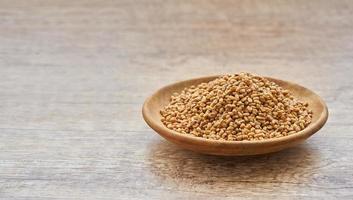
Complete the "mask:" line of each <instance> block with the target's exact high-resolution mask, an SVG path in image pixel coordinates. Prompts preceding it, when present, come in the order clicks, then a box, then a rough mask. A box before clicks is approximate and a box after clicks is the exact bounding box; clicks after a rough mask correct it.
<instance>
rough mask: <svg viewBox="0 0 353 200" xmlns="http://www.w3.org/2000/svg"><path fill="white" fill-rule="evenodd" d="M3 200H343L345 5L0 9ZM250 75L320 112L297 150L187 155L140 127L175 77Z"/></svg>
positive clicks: (349, 36)
mask: <svg viewBox="0 0 353 200" xmlns="http://www.w3.org/2000/svg"><path fill="white" fill-rule="evenodd" d="M0 27H1V29H0V76H1V78H0V107H1V109H0V199H26V200H28V199H36V200H38V199H205V198H211V199H233V198H236V197H238V198H242V199H260V198H261V199H294V198H299V199H308V198H318V199H334V198H338V199H352V198H353V156H352V151H353V122H352V119H353V117H352V110H353V86H352V85H353V2H352V1H349V0H347V1H343V0H341V1H329V0H324V1H316V0H315V1H306V0H300V1H274V0H271V1H270V0H269V1H261V0H259V1H246V0H244V1H231V0H229V1H223V0H222V1H212V0H204V1H201V0H185V1H184V0H182V1H169V0H167V1H164V0H149V1H147V0H146V1H144V0H141V1H130V0H126V1H103V0H93V1H88V0H87V1H84V0H77V1H68V0H53V1H46V0H26V1H20V0H2V1H0ZM240 71H249V72H254V73H258V74H261V75H266V76H273V77H277V78H282V79H286V80H290V81H294V82H297V83H299V84H302V85H304V86H306V87H308V88H310V89H312V90H314V91H316V92H317V93H318V94H320V95H321V96H322V97H323V98H324V99H325V100H326V102H327V105H328V107H329V112H330V117H329V120H328V122H327V124H326V126H325V127H324V128H323V129H322V130H320V132H319V133H317V134H316V135H315V136H313V137H312V138H311V139H309V140H308V141H307V142H306V143H305V144H303V145H300V146H298V147H295V148H292V149H289V150H286V151H282V152H278V153H274V154H270V155H265V156H254V157H233V158H231V157H216V156H207V155H200V154H197V153H193V152H190V151H186V150H182V149H180V148H178V147H177V146H175V145H173V144H170V143H168V142H166V141H165V140H164V139H162V138H161V137H159V136H158V135H157V134H155V133H154V131H153V130H151V129H150V128H149V127H148V126H147V125H146V124H145V122H144V121H143V119H142V116H141V107H142V103H143V101H144V99H145V98H146V97H147V96H149V95H150V94H152V93H153V92H154V91H155V90H156V89H158V88H159V87H161V86H163V85H165V84H168V83H172V82H174V81H178V80H183V79H188V78H193V77H199V76H204V75H213V74H222V73H237V72H240Z"/></svg>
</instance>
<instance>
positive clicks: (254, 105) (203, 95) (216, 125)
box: [160, 73, 312, 141]
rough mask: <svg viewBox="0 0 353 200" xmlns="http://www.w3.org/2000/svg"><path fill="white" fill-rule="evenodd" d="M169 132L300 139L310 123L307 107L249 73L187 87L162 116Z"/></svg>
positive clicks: (213, 136) (210, 136) (221, 137)
mask: <svg viewBox="0 0 353 200" xmlns="http://www.w3.org/2000/svg"><path fill="white" fill-rule="evenodd" d="M160 113H161V115H162V122H163V124H164V125H165V126H167V127H168V128H169V129H172V130H175V131H177V132H179V133H183V134H191V135H194V136H197V137H204V138H207V139H214V140H237V141H242V140H263V139H268V138H275V137H282V136H286V135H290V134H295V133H296V132H298V131H301V130H303V129H304V128H305V127H306V126H308V125H309V124H310V123H311V119H312V111H310V110H309V109H308V103H304V102H300V101H299V100H297V99H295V98H294V97H293V96H292V95H291V94H290V93H289V91H287V90H285V89H283V88H281V87H280V86H278V85H277V84H275V83H274V82H271V81H269V80H267V79H265V78H263V77H259V76H256V75H252V74H249V73H241V74H235V75H226V76H222V77H220V78H217V79H215V80H213V81H210V82H208V83H202V84H199V85H196V86H191V87H190V88H185V89H184V90H183V91H182V92H181V93H179V94H178V93H176V94H174V95H173V96H172V97H171V101H170V103H169V105H167V106H166V107H165V108H164V109H163V110H161V111H160Z"/></svg>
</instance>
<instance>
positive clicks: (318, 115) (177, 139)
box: [142, 76, 328, 156]
mask: <svg viewBox="0 0 353 200" xmlns="http://www.w3.org/2000/svg"><path fill="white" fill-rule="evenodd" d="M217 77H219V76H209V77H202V78H196V79H191V80H186V81H181V82H177V83H174V84H171V85H168V86H165V87H163V88H161V89H160V90H158V91H157V92H156V93H154V94H153V95H152V96H151V97H149V98H148V99H146V101H145V103H144V105H143V108H142V114H143V117H144V119H145V121H146V122H147V124H148V125H149V126H150V127H151V128H152V129H153V130H155V131H156V132H157V133H158V134H159V135H161V136H162V137H164V138H165V139H167V140H168V141H170V142H173V143H175V144H177V145H179V146H180V147H182V148H185V149H189V150H192V151H196V152H200V153H204V154H212V155H227V156H240V155H256V154H265V153H270V152H276V151H280V150H283V149H285V148H288V147H292V146H294V145H297V144H299V143H301V142H303V141H304V140H305V139H307V138H308V137H310V136H311V135H313V134H314V133H315V132H317V131H318V130H319V129H320V128H321V127H322V126H323V125H324V124H325V123H326V121H327V118H328V111H327V107H326V104H325V102H324V101H323V100H322V99H321V98H320V97H319V96H318V95H317V94H315V93H314V92H313V91H311V90H309V89H307V88H305V87H302V86H300V85H298V84H295V83H291V82H288V81H283V80H279V79H274V78H269V77H267V79H268V80H270V81H273V82H275V83H277V84H278V85H280V86H281V87H283V88H285V89H288V90H289V91H291V92H292V94H293V95H294V96H295V97H296V98H298V99H299V100H302V101H305V102H308V103H309V109H311V110H312V111H313V119H312V122H311V124H310V125H309V126H308V127H306V128H305V129H304V130H302V131H300V132H298V133H295V134H292V135H289V136H284V137H280V138H271V139H266V140H261V141H219V140H210V139H205V138H201V137H195V136H192V135H188V134H181V133H178V132H176V131H173V130H170V129H168V128H167V127H165V126H164V125H163V123H162V122H161V115H160V110H161V109H162V108H164V106H166V105H167V104H168V103H169V100H170V97H171V95H172V94H173V93H174V92H180V91H181V90H183V89H184V88H185V87H189V86H191V85H197V84H200V83H203V82H209V81H211V80H213V79H215V78H217Z"/></svg>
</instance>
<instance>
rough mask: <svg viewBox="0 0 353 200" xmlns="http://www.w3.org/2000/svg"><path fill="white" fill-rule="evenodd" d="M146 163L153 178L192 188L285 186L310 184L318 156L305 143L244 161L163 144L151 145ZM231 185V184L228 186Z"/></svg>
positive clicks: (238, 158)
mask: <svg viewBox="0 0 353 200" xmlns="http://www.w3.org/2000/svg"><path fill="white" fill-rule="evenodd" d="M147 159H148V163H149V164H150V170H151V172H152V174H153V175H155V176H157V177H158V178H160V179H172V180H174V181H177V182H178V184H180V182H186V183H191V184H192V185H194V184H199V185H202V184H207V185H213V184H218V183H219V184H223V185H224V184H225V183H228V185H230V186H232V187H233V186H235V185H236V184H237V183H239V184H249V183H250V184H255V183H256V184H262V183H287V184H301V183H305V182H307V181H308V180H310V178H311V176H312V175H313V171H314V170H315V168H316V167H317V166H318V165H319V161H320V153H319V151H317V150H316V149H314V148H312V146H310V145H309V144H307V143H304V144H302V145H299V146H297V147H293V148H291V149H287V150H283V151H281V152H276V153H271V154H266V155H258V156H245V157H220V156H211V155H203V154H198V153H195V152H191V151H188V150H183V149H181V148H179V147H177V146H176V145H174V144H171V143H168V142H166V141H156V142H155V143H153V144H152V145H151V150H150V152H149V155H148V158H147ZM229 183H233V184H229Z"/></svg>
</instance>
